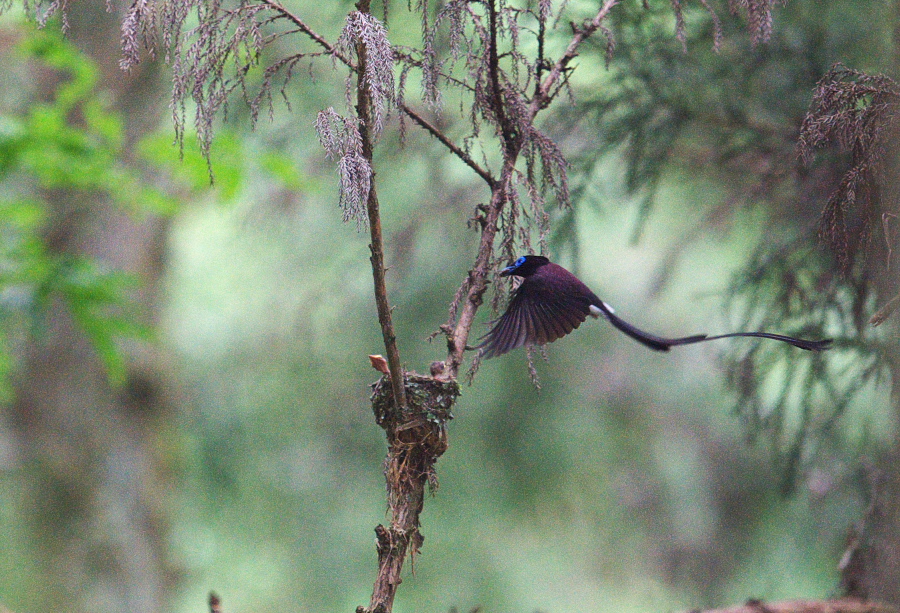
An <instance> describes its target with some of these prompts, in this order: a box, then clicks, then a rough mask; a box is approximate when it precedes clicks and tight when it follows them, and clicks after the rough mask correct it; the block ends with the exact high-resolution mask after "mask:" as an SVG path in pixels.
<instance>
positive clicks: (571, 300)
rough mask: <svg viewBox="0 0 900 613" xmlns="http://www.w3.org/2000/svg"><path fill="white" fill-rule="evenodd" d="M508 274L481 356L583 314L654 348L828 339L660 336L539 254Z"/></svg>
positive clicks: (539, 337)
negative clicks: (508, 288)
mask: <svg viewBox="0 0 900 613" xmlns="http://www.w3.org/2000/svg"><path fill="white" fill-rule="evenodd" d="M508 275H515V276H518V277H522V278H523V280H522V283H521V285H519V287H518V288H517V289H516V290H515V291H514V292H513V294H512V297H511V298H510V301H509V306H508V307H507V308H506V312H505V313H503V315H502V316H501V317H500V319H498V320H497V321H495V322H494V326H493V328H491V330H490V332H488V333H487V334H486V335H484V336H483V337H482V339H481V340H482V341H483V342H482V343H481V344H480V345H478V347H477V348H478V349H480V350H481V353H482V356H483V357H484V358H485V359H487V358H493V357H495V356H498V355H503V354H504V353H507V352H509V351H512V350H513V349H516V348H517V347H521V346H522V345H544V344H546V343H552V342H553V341H555V340H556V339H558V338H562V337H563V336H565V335H566V334H568V333H569V332H571V331H572V330H574V329H575V328H577V327H578V326H580V325H581V323H582V322H583V321H584V320H585V319H587V317H588V315H591V316H592V317H599V316H600V315H603V316H604V317H606V319H608V320H609V322H610V323H611V324H612V325H613V326H615V327H616V328H618V329H619V330H621V331H622V332H624V333H625V334H627V335H628V336H630V337H631V338H633V339H634V340H636V341H638V342H639V343H642V344H644V345H646V346H647V347H650V348H651V349H654V350H656V351H668V350H669V348H670V347H674V346H675V345H690V344H692V343H702V342H704V341H712V340H716V339H719V338H729V337H733V336H753V337H756V338H768V339H772V340H776V341H782V342H784V343H789V344H791V345H793V346H794V347H798V348H800V349H806V350H808V351H822V350H824V349H828V346H829V345H830V344H831V340H824V341H808V340H804V339H800V338H793V337H791V336H783V335H781V334H770V333H768V332H733V333H731V334H720V335H717V336H707V335H705V334H697V335H694V336H685V337H683V338H663V337H660V336H655V335H653V334H650V333H648V332H644V331H643V330H639V329H637V328H635V327H634V326H632V325H631V324H630V323H628V322H627V321H624V320H623V319H621V318H619V317H618V316H617V315H616V314H615V313H614V312H613V309H612V307H610V306H609V305H608V304H606V303H605V302H603V301H602V300H600V299H599V298H597V296H596V294H594V292H592V291H591V290H590V288H588V286H587V285H585V284H584V283H582V282H581V280H579V279H578V277H576V276H575V275H573V274H572V273H570V272H569V271H568V270H566V269H565V268H563V267H562V266H559V265H557V264H554V263H552V262H551V261H550V260H548V259H547V258H545V257H544V256H541V255H526V256H522V257H520V258H519V259H518V260H516V262H515V263H514V264H513V265H512V266H508V267H506V268H504V269H503V270H502V271H501V272H500V276H501V277H505V276H508Z"/></svg>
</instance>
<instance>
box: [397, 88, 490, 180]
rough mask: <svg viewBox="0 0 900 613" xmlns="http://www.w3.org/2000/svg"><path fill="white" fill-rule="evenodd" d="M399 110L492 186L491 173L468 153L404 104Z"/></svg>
mask: <svg viewBox="0 0 900 613" xmlns="http://www.w3.org/2000/svg"><path fill="white" fill-rule="evenodd" d="M400 110H401V111H403V112H404V113H406V114H407V116H409V118H410V119H412V120H413V121H414V122H416V123H417V124H418V125H419V127H421V128H422V129H424V130H425V131H426V132H428V133H429V134H431V135H432V136H433V137H435V138H436V139H438V140H439V141H440V142H441V144H443V145H444V146H445V147H446V148H447V149H449V150H450V152H451V153H453V155H455V156H456V157H458V158H459V159H460V160H462V161H463V163H464V164H465V165H466V166H468V167H469V168H471V169H472V170H474V171H475V174H477V175H478V176H479V177H481V178H482V179H484V181H485V182H486V183H487V184H488V186H490V187H492V186H493V185H494V182H495V179H494V177H493V176H491V173H489V172H488V171H487V170H485V169H484V168H482V167H481V166H480V165H479V164H478V163H477V162H476V161H475V160H473V159H472V157H471V156H470V155H469V154H468V153H466V152H465V151H463V150H462V149H460V148H459V147H458V146H457V145H456V144H455V143H454V142H453V141H451V140H450V139H449V138H447V136H446V135H445V134H444V133H443V132H441V131H440V129H439V128H438V127H437V126H435V125H434V124H432V123H431V122H429V121H428V120H427V119H425V118H424V117H422V116H421V115H419V114H418V113H417V112H415V111H414V110H412V109H411V108H409V107H408V106H406V105H405V104H402V105H400Z"/></svg>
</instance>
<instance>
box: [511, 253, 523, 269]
mask: <svg viewBox="0 0 900 613" xmlns="http://www.w3.org/2000/svg"><path fill="white" fill-rule="evenodd" d="M524 263H525V256H524V255H523V256H521V257H519V259H518V260H516V263H515V264H513V266H515V267H516V268H518V267H519V266H521V265H522V264H524Z"/></svg>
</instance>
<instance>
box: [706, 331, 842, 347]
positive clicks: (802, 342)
mask: <svg viewBox="0 0 900 613" xmlns="http://www.w3.org/2000/svg"><path fill="white" fill-rule="evenodd" d="M733 336H753V337H756V338H770V339H772V340H773V341H781V342H782V343H787V344H789V345H793V346H794V347H797V348H799V349H805V350H807V351H825V350H826V349H830V348H831V341H832V339H830V338H828V339H825V340H824V341H810V340H806V339H804V338H794V337H793V336H785V335H784V334H771V333H769V332H732V333H731V334H717V335H716V336H707V337H706V338H704V339H703V340H705V341H714V340H716V339H717V338H731V337H733Z"/></svg>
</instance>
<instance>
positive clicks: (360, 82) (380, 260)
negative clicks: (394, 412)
mask: <svg viewBox="0 0 900 613" xmlns="http://www.w3.org/2000/svg"><path fill="white" fill-rule="evenodd" d="M357 9H359V11H360V12H362V13H367V12H368V11H369V0H360V1H359V2H358V3H357ZM367 53H368V52H367V50H366V45H365V43H363V42H359V43H358V44H357V45H356V57H357V60H358V64H359V65H358V68H357V70H356V75H357V79H356V113H357V115H358V116H359V118H360V125H359V134H360V138H361V139H362V154H363V157H364V158H365V159H366V161H367V162H368V163H369V167H370V168H373V170H372V176H373V178H374V175H375V171H374V166H373V143H372V128H371V124H372V113H371V91H370V90H369V84H368V82H367V81H366V61H367ZM366 210H367V212H368V218H369V235H370V237H371V243H370V245H369V250H370V251H371V252H372V256H371V258H370V261H371V262H372V277H373V279H374V282H375V305H376V307H377V309H378V321H379V323H380V324H381V334H382V337H383V338H384V348H385V352H386V353H387V362H388V368H389V369H390V377H391V387H392V388H393V390H394V402H395V404H396V408H397V409H398V410H404V409H405V408H406V390H405V385H404V373H403V365H402V364H401V363H400V350H399V349H398V348H397V336H396V334H395V333H394V324H393V321H392V317H391V306H390V303H389V302H388V297H387V284H386V282H385V275H384V273H385V267H384V239H383V237H382V231H381V212H380V208H379V204H378V193H377V191H376V189H375V181H374V180H373V181H371V182H370V187H369V196H368V198H367V199H366Z"/></svg>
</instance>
